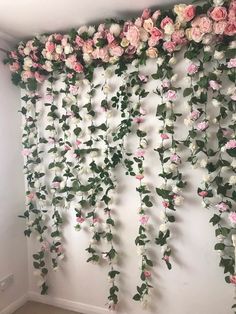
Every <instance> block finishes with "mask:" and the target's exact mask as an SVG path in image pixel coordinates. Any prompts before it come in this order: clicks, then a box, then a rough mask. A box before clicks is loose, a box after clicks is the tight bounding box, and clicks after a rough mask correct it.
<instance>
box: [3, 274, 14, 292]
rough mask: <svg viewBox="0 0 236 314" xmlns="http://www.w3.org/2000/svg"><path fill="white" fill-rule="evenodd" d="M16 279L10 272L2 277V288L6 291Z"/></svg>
mask: <svg viewBox="0 0 236 314" xmlns="http://www.w3.org/2000/svg"><path fill="white" fill-rule="evenodd" d="M13 280H14V275H13V274H10V275H8V276H6V277H4V278H2V279H0V290H1V291H4V290H6V289H7V288H8V287H9V286H10V285H11V284H12V283H13Z"/></svg>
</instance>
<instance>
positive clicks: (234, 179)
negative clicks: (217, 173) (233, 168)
mask: <svg viewBox="0 0 236 314" xmlns="http://www.w3.org/2000/svg"><path fill="white" fill-rule="evenodd" d="M229 184H230V185H234V184H236V176H231V177H230V178H229Z"/></svg>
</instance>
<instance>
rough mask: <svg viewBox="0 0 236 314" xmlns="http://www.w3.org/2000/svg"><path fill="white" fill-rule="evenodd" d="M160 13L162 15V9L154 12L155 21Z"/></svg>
mask: <svg viewBox="0 0 236 314" xmlns="http://www.w3.org/2000/svg"><path fill="white" fill-rule="evenodd" d="M160 15H161V11H160V10H156V11H155V12H154V13H153V15H152V19H153V21H154V22H155V21H156V20H157V19H158V18H159V16H160Z"/></svg>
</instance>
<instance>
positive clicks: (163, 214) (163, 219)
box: [160, 210, 166, 222]
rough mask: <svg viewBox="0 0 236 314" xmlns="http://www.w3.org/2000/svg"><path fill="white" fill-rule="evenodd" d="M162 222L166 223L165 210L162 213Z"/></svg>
mask: <svg viewBox="0 0 236 314" xmlns="http://www.w3.org/2000/svg"><path fill="white" fill-rule="evenodd" d="M160 220H161V221H163V222H165V221H166V213H165V212H164V211H163V210H162V211H161V212H160Z"/></svg>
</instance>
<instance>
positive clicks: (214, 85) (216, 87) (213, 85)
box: [209, 80, 222, 90]
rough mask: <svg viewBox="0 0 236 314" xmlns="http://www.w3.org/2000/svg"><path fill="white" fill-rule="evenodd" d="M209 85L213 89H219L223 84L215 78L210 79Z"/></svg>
mask: <svg viewBox="0 0 236 314" xmlns="http://www.w3.org/2000/svg"><path fill="white" fill-rule="evenodd" d="M209 86H210V87H211V88H212V89H213V90H219V89H220V88H221V87H222V86H221V84H219V83H218V82H217V81H214V80H210V81H209Z"/></svg>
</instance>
